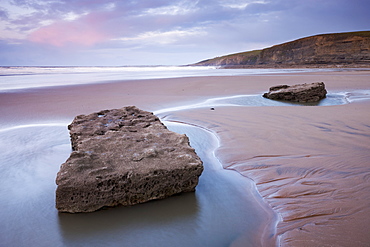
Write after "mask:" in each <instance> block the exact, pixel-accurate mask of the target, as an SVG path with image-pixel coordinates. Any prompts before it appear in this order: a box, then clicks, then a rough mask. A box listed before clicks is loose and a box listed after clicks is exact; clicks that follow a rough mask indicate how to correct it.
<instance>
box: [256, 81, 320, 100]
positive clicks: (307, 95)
mask: <svg viewBox="0 0 370 247" xmlns="http://www.w3.org/2000/svg"><path fill="white" fill-rule="evenodd" d="M263 97H265V98H268V99H272V100H285V101H292V102H318V101H320V100H322V99H324V98H325V97H326V89H325V84H324V83H323V82H314V83H305V84H297V85H293V86H288V85H279V86H274V87H271V88H270V90H269V92H268V93H265V94H263Z"/></svg>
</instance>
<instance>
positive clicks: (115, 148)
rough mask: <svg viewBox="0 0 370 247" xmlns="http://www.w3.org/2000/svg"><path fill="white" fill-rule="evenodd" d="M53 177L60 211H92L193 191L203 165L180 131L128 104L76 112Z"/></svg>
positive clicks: (57, 205)
mask: <svg viewBox="0 0 370 247" xmlns="http://www.w3.org/2000/svg"><path fill="white" fill-rule="evenodd" d="M68 129H69V130H70V135H71V142H72V149H73V152H72V153H71V155H70V157H69V158H68V160H67V161H66V162H65V163H64V164H62V165H61V168H60V171H59V172H58V175H57V178H56V183H57V185H58V187H57V190H56V208H57V209H58V210H59V211H60V212H70V213H76V212H92V211H95V210H98V209H100V208H102V207H111V206H116V205H134V204H137V203H142V202H146V201H149V200H153V199H160V198H165V197H168V196H171V195H174V194H178V193H181V192H190V191H194V190H195V187H196V185H197V184H198V178H199V176H200V175H201V173H202V171H203V165H202V161H201V160H200V158H199V157H198V156H197V155H196V153H195V151H194V149H193V148H192V147H190V145H189V140H188V137H187V136H186V135H181V134H177V133H174V132H171V131H169V130H168V129H167V128H166V127H165V126H164V125H163V124H162V123H161V122H160V120H159V119H158V118H157V117H156V116H155V115H153V114H152V113H150V112H146V111H142V110H140V109H138V108H136V107H134V106H130V107H125V108H122V109H113V110H105V111H101V112H98V113H93V114H90V115H80V116H77V117H76V118H75V119H74V120H73V122H72V123H71V124H70V125H69V126H68Z"/></svg>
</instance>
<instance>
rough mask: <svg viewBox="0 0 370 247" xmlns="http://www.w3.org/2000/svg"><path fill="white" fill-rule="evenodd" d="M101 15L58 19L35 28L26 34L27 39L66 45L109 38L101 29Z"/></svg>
mask: <svg viewBox="0 0 370 247" xmlns="http://www.w3.org/2000/svg"><path fill="white" fill-rule="evenodd" d="M101 18H102V17H101V16H100V17H97V18H93V17H92V16H89V17H86V18H83V19H78V20H75V21H59V22H55V23H53V24H51V25H49V26H45V27H42V28H39V29H37V30H36V31H34V32H32V33H31V34H29V36H28V40H30V41H32V42H36V43H42V44H49V45H53V46H58V47H63V46H68V45H82V46H92V45H94V44H97V43H100V42H103V41H106V40H108V39H109V38H110V35H108V34H107V33H106V32H104V31H102V30H101V25H99V21H98V20H101Z"/></svg>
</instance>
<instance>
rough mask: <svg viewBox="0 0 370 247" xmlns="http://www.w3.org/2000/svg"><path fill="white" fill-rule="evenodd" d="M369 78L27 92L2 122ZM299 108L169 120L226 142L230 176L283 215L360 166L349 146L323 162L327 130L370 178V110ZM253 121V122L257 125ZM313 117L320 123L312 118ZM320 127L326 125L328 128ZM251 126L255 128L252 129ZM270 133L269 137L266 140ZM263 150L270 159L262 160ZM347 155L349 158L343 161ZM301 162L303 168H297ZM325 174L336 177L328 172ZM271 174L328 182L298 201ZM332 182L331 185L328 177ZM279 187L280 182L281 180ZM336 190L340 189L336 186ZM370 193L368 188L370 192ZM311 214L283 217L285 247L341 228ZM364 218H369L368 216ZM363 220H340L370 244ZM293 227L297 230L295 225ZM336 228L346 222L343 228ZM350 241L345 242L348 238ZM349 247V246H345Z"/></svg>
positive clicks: (225, 111) (169, 82)
mask: <svg viewBox="0 0 370 247" xmlns="http://www.w3.org/2000/svg"><path fill="white" fill-rule="evenodd" d="M369 76H370V72H368V71H354V72H314V73H299V74H270V75H248V76H235V77H231V76H224V77H191V78H174V79H152V80H134V81H124V82H112V83H102V84H90V85H76V86H65V87H58V88H43V89H33V90H27V91H24V92H12V93H0V105H2V107H1V109H0V114H2V116H4V117H3V118H2V119H1V120H0V124H1V126H4V127H7V126H9V125H12V124H13V125H14V124H22V123H25V122H29V123H33V122H34V123H40V122H43V121H47V120H48V119H56V121H59V120H63V122H64V120H70V119H71V118H73V117H74V116H76V115H79V114H86V113H91V112H94V111H99V110H103V109H113V108H120V107H123V106H125V105H137V106H138V107H140V108H142V109H145V110H149V111H155V110H156V109H164V108H170V107H173V106H174V105H175V106H181V105H184V104H192V103H197V102H200V101H202V100H206V99H207V98H210V97H222V96H230V95H238V94H240V92H243V94H251V93H260V92H262V91H267V89H268V88H269V87H270V86H273V85H277V84H293V83H294V84H296V83H302V82H303V83H304V82H313V81H316V80H317V81H324V82H325V84H326V85H327V88H330V90H342V91H348V90H350V89H351V90H369V89H370V82H369V81H368V78H369ZM231 108H232V109H231ZM257 108H258V109H257ZM298 108H299V107H298ZM298 108H296V107H287V106H281V107H280V106H276V107H264V108H263V109H261V108H259V107H236V108H235V107H217V108H216V109H215V111H210V110H209V109H207V108H205V109H192V110H187V111H179V112H170V113H168V114H167V115H166V119H168V120H171V121H172V120H173V121H178V120H181V121H186V122H188V123H194V124H195V125H200V126H203V127H205V128H207V129H209V130H211V131H212V132H214V133H217V135H218V136H219V137H220V138H221V140H222V143H221V145H222V147H221V148H219V150H218V151H217V154H218V158H219V159H220V160H221V163H222V164H223V165H225V168H226V169H234V170H237V171H238V172H239V173H240V174H242V175H244V176H247V177H254V178H253V180H254V181H255V182H256V184H257V185H256V186H257V188H258V190H259V191H260V193H261V195H262V196H263V197H264V198H266V197H269V196H271V195H272V196H273V197H272V199H271V198H270V199H269V200H270V201H269V203H270V205H272V207H273V208H274V210H286V208H281V207H280V206H279V198H289V197H286V195H282V194H279V193H280V192H279V191H282V192H284V193H287V195H291V196H292V195H294V196H296V198H299V199H302V200H305V199H304V198H305V196H310V195H312V193H313V192H314V193H316V194H313V196H314V197H315V198H318V197H320V196H321V195H325V196H328V194H329V195H330V194H335V193H338V192H336V191H332V190H331V191H328V192H325V191H324V193H321V192H322V190H323V188H320V187H317V186H319V185H320V184H319V183H322V182H323V181H322V179H325V181H330V180H331V179H332V180H333V179H334V180H333V181H337V180H338V179H339V180H338V181H340V179H341V178H340V177H338V178H336V177H334V178H333V177H330V176H329V175H330V174H331V173H330V172H329V173H328V174H329V175H328V174H326V172H327V171H330V169H332V170H333V169H334V170H335V169H336V168H335V167H332V166H331V165H330V164H332V163H333V162H334V163H338V160H339V159H342V158H344V159H342V160H345V161H347V162H350V163H351V162H353V160H352V161H351V158H352V159H353V158H354V157H351V155H350V154H349V153H348V151H346V152H344V154H341V153H342V152H343V150H346V149H345V145H335V146H334V148H330V147H329V146H322V148H323V150H324V154H320V153H319V152H318V150H317V149H316V147H314V146H315V145H317V143H316V141H317V140H321V141H324V142H327V141H328V140H326V139H323V138H321V135H322V133H325V128H326V132H328V133H329V132H330V131H329V130H328V129H330V130H331V132H335V133H336V134H338V135H339V137H340V138H339V137H335V138H334V137H333V136H330V138H334V139H333V140H336V139H338V138H339V139H338V140H340V141H342V142H343V141H344V142H345V143H346V144H347V145H352V146H353V147H355V148H356V149H354V150H352V151H354V152H355V153H356V154H357V156H359V157H356V158H357V159H356V160H355V163H356V166H355V167H352V168H351V169H354V170H356V171H361V173H365V174H368V173H369V171H368V170H366V169H365V168H364V169H365V170H364V169H363V168H362V167H361V166H360V165H359V164H360V163H361V162H365V164H366V160H368V158H369V156H368V155H367V152H361V150H368V148H369V147H368V146H367V144H368V142H367V139H363V138H366V133H368V130H367V128H366V127H365V126H366V125H368V124H369V126H370V123H369V121H368V120H367V119H366V117H365V115H366V112H367V111H368V109H369V103H368V102H356V103H351V104H348V105H344V106H340V107H339V106H338V107H335V106H318V107H316V106H309V107H308V108H307V109H306V107H305V108H304V109H305V110H304V112H301V111H300V110H299V109H298ZM318 109H321V110H318ZM306 111H307V112H306ZM335 112H338V114H339V115H340V116H338V117H337V116H336V114H335ZM307 113H308V116H310V117H309V118H307V116H305V114H307ZM249 116H253V118H252V117H249ZM284 116H285V117H284ZM311 116H312V117H313V118H311ZM350 118H354V119H355V120H356V121H360V122H359V123H361V124H362V125H361V124H359V123H357V122H356V121H355V120H353V119H350ZM266 119H270V120H272V122H271V123H265V121H266ZM320 119H322V121H321V120H320ZM339 119H342V120H339ZM329 120H330V121H329ZM307 121H311V122H312V126H309V125H307ZM338 121H342V122H343V121H344V123H346V124H347V125H348V126H350V127H351V128H353V130H352V132H354V133H355V134H352V135H351V134H349V133H347V132H349V130H347V129H346V128H347V127H346V124H339V125H338ZM293 122H294V123H295V124H294V125H292V123H293ZM281 123H284V124H285V125H286V127H283V126H281ZM296 124H297V125H296ZM299 124H302V126H301V127H299V128H298V129H297V131H296V130H295V128H297V127H296V126H299ZM329 124H330V125H329ZM245 125H246V126H247V129H246V126H245ZM274 125H275V126H274ZM313 125H316V126H313ZM276 126H280V127H281V129H283V130H284V131H287V132H286V133H287V134H288V137H286V136H284V135H282V134H280V133H279V131H277V130H275V128H276ZM289 127H290V128H289ZM306 127H310V128H312V127H314V128H312V129H309V130H310V131H311V130H312V133H313V135H314V137H315V138H316V139H312V138H308V136H309V135H311V134H312V133H311V132H309V131H308V130H305V128H306ZM354 129H357V130H354ZM246 130H248V131H249V132H250V133H251V134H253V135H247V134H246V133H245V132H246ZM252 130H253V131H252ZM248 131H247V132H248ZM266 131H267V132H269V133H265V132H266ZM321 131H324V132H321ZM302 133H303V135H302ZM328 133H326V134H328ZM266 134H268V135H266ZM268 136H270V137H271V136H273V137H274V140H277V143H275V144H273V145H272V146H271V147H270V148H272V150H277V151H274V152H273V153H272V154H271V151H270V150H269V149H268V148H267V147H266V145H267V144H268V142H266V141H265V142H264V140H266V137H268ZM294 137H301V139H302V138H303V139H304V140H305V141H308V143H312V145H311V144H310V145H309V146H308V147H305V146H302V145H301V144H300V143H299V142H297V140H295V139H294ZM344 137H346V138H347V139H348V138H350V142H349V141H345V140H347V139H343V138H344ZM264 138H265V139H264ZM317 138H319V139H317ZM320 138H321V139H320ZM359 138H360V139H359ZM352 139H353V140H352ZM246 140H257V142H256V143H255V144H248V143H247V141H246ZM359 140H360V141H361V142H363V143H362V144H361V145H358V144H355V142H356V141H359ZM287 142H291V144H290V145H292V144H293V146H294V144H297V145H295V147H294V148H293V149H292V148H290V149H288V150H284V148H283V147H282V146H281V145H282V144H284V143H287ZM279 144H280V145H279ZM313 144H315V145H313ZM320 145H322V144H320ZM320 145H319V146H320ZM369 146H370V145H369ZM259 148H260V149H261V150H262V151H264V152H262V153H261V151H260V150H259ZM243 150H244V151H243ZM245 150H247V151H248V152H247V154H245V153H246V151H245ZM278 151H279V152H278ZM325 152H326V153H325ZM282 154H283V155H282ZM339 154H340V155H342V156H338V155H339ZM300 155H301V156H302V157H303V159H302V158H300V157H301V156H300ZM320 155H321V156H320ZM333 155H337V156H338V157H334V158H333ZM343 155H344V156H343ZM306 156H307V157H306ZM253 157H254V158H253ZM304 157H306V158H308V159H305V158H304ZM310 158H312V159H313V160H320V162H323V165H324V168H323V169H324V170H320V169H318V168H317V167H312V169H311V168H310V166H309V163H307V162H308V161H307V160H310ZM312 159H311V160H312ZM249 160H253V161H254V162H255V164H251V163H248V162H249ZM293 161H294V162H296V163H297V164H299V165H301V166H298V167H295V166H294V165H295V164H294V162H293ZM276 162H279V163H280V162H286V163H287V164H288V165H289V166H290V167H291V168H289V169H290V170H292V169H293V168H294V169H295V170H294V171H296V173H289V172H290V171H289V169H288V170H286V169H285V168H284V167H283V166H282V165H279V166H277V164H276ZM292 162H293V163H292ZM325 166H327V167H328V168H330V169H326V168H325ZM292 167H293V168H292ZM305 167H306V168H307V167H308V168H309V169H306V168H305ZM343 167H344V164H340V168H341V169H342V168H343ZM269 168H274V169H275V168H279V169H280V170H281V171H283V172H284V173H286V172H287V173H286V174H288V175H289V176H297V174H298V175H299V174H300V172H302V171H303V170H302V169H303V168H305V169H306V170H307V171H308V172H309V173H308V175H310V176H311V175H314V174H321V175H322V176H324V177H311V180H308V181H302V182H304V183H303V184H300V188H301V192H299V191H298V192H297V191H293V192H294V193H296V194H294V193H293V194H292V191H289V189H288V190H286V189H285V190H284V188H289V183H288V187H287V186H285V187H279V186H280V185H279V184H271V182H268V180H269V179H270V180H271V178H272V177H274V176H277V175H279V174H277V175H276V174H275V175H274V176H272V173H273V172H276V171H273V170H271V169H269ZM284 169H285V170H284ZM310 169H311V170H310ZM325 169H326V170H327V171H326V170H325ZM343 169H344V168H343ZM338 172H339V173H340V172H348V171H347V170H346V171H342V170H339V171H338ZM312 173H313V174H312ZM335 174H336V173H335ZM326 175H328V176H329V177H325V176H326ZM271 176H272V177H271ZM299 176H300V175H299ZM278 177H279V176H278ZM279 179H281V180H276V181H284V179H286V178H284V179H283V178H281V177H280V178H279ZM347 180H348V178H346V184H348V185H349V184H352V183H353V181H351V180H348V181H347ZM271 181H272V182H274V181H273V180H271ZM276 181H275V182H276ZM361 181H362V180H361ZM331 185H332V186H333V184H331ZM365 185H366V180H365V184H364V186H365ZM274 186H275V188H279V191H277V190H276V189H275V191H274V189H273V187H274ZM302 186H303V187H304V186H311V187H315V186H316V187H315V188H316V189H317V190H315V191H316V192H315V191H313V192H312V191H310V190H308V191H307V190H305V188H303V187H302ZM336 186H340V184H336ZM346 186H347V185H346ZM345 188H347V187H345ZM325 189H326V190H327V188H324V190H325ZM338 189H340V188H338ZM271 190H272V191H271ZM342 190H343V188H342ZM302 191H303V192H302ZM320 191H321V192H320ZM319 192H320V193H321V194H320V193H319ZM297 193H298V194H297ZM299 193H300V194H299ZM310 193H311V194H310ZM355 193H359V192H355ZM361 193H362V194H361ZM361 193H360V195H362V197H365V199H364V198H363V200H365V201H363V202H362V203H364V205H367V203H368V201H366V194H365V195H364V194H363V193H364V192H363V191H362V192H361ZM336 196H338V198H340V196H341V195H340V194H339V195H336ZM348 196H349V195H347V198H349V197H348ZM356 198H357V197H356ZM311 199H312V198H311ZM311 199H310V200H311ZM289 200H291V199H289ZM341 200H343V199H341ZM292 202H294V201H292ZM343 205H344V206H345V208H348V207H349V208H350V205H347V204H343ZM343 205H342V206H341V205H339V206H340V207H339V208H341V207H343ZM311 207H312V205H311ZM304 209H305V210H307V212H308V214H307V215H306V216H304V214H303V216H304V218H302V215H301V216H300V215H297V216H294V217H291V216H290V215H289V214H288V215H286V214H282V218H283V220H284V218H286V219H288V221H287V222H283V224H280V225H278V228H279V227H280V230H278V233H277V234H278V235H279V236H284V237H282V239H281V245H282V246H294V243H295V244H297V242H296V241H301V243H306V242H305V241H307V239H309V238H312V236H313V235H312V234H314V233H317V232H316V231H317V230H315V229H316V228H319V230H320V231H325V229H324V228H323V226H324V227H325V226H326V227H328V228H330V227H333V226H332V225H330V224H329V223H328V222H331V221H330V220H329V221H327V220H325V219H324V218H323V217H325V215H329V217H339V216H337V215H336V212H335V210H334V211H333V212H331V211H330V210H329V211H328V212H329V213H326V214H324V213H325V212H324V211H322V212H320V210H316V211H312V210H311V209H310V207H308V208H307V207H306V208H304ZM334 209H335V207H334ZM289 210H291V211H292V212H295V211H297V212H301V211H300V210H299V204H298V206H297V207H296V208H295V209H289ZM310 210H311V211H310ZM348 210H349V211H348ZM348 210H347V211H345V212H347V213H351V212H352V211H351V209H348ZM339 211H340V210H339ZM307 212H306V213H307ZM364 212H365V213H366V211H364ZM301 213H302V212H301ZM303 213H304V212H303ZM341 213H343V212H341ZM358 214H360V216H361V214H362V213H361V211H357V212H356V213H351V214H350V215H351V217H354V216H356V215H358ZM310 215H311V216H310ZM365 215H366V214H365ZM360 216H356V217H355V218H356V220H352V221H350V222H352V223H348V220H350V219H348V218H345V217H344V216H340V217H339V218H340V219H342V218H341V217H344V218H343V219H342V220H341V222H347V224H348V225H349V226H346V227H344V228H343V229H344V230H348V227H350V228H351V229H356V231H357V233H356V234H353V238H355V237H357V238H359V239H361V241H363V240H367V239H366V237H364V235H363V233H361V232H360V231H359V230H358V228H359V226H363V225H364V223H370V222H367V221H366V219H362V221H359V219H358V218H359V217H360ZM315 217H318V219H319V221H318V222H316V223H317V225H315V224H316V223H315V224H313V223H309V222H310V220H311V222H312V219H316V218H315ZM295 219H298V220H299V221H300V222H301V223H302V220H307V219H308V220H309V221H305V222H304V224H303V225H302V224H301V223H299V224H297V223H296V222H295ZM364 220H365V221H364ZM356 221H357V223H360V224H357V225H358V226H356ZM292 222H293V223H294V224H292ZM336 223H338V222H337V221H336ZM312 224H313V225H312ZM328 224H329V225H328ZM315 226H316V228H315ZM340 226H341V225H340V224H339V226H337V225H334V227H335V229H338V228H337V227H340ZM300 228H302V230H299V229H300ZM365 229H366V228H365ZM329 230H330V229H329ZM344 230H343V231H344ZM327 231H328V230H327ZM340 233H341V231H338V233H336V232H334V234H339V235H340ZM365 233H366V232H365ZM310 234H311V235H310ZM358 234H360V235H358ZM319 235H320V234H319ZM321 235H322V234H321ZM337 237H338V238H337V239H336V240H333V239H330V243H333V241H339V242H340V241H342V240H341V239H340V236H337ZM343 237H344V235H343V236H342V238H343ZM317 240H318V241H324V243H326V242H325V239H322V238H320V237H317ZM350 240H352V241H355V243H360V245H359V246H361V242H356V241H357V240H354V239H349V240H348V241H350ZM292 241H293V242H292ZM346 241H347V240H346ZM319 243H322V242H319ZM334 243H335V242H334ZM342 243H347V242H343V241H342ZM362 243H363V242H362ZM292 244H293V245H292ZM345 246H346V245H345ZM348 246H349V245H348Z"/></svg>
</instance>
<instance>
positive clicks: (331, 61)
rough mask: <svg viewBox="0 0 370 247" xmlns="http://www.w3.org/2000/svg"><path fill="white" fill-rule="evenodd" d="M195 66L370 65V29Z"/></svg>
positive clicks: (322, 35)
mask: <svg viewBox="0 0 370 247" xmlns="http://www.w3.org/2000/svg"><path fill="white" fill-rule="evenodd" d="M192 65H195V66H222V67H224V68H271V67H272V68H274V67H370V31H362V32H349V33H332V34H321V35H315V36H311V37H305V38H301V39H298V40H294V41H291V42H287V43H283V44H280V45H275V46H272V47H269V48H265V49H262V50H255V51H248V52H241V53H236V54H231V55H226V56H221V57H216V58H212V59H207V60H204V61H201V62H198V63H195V64H192Z"/></svg>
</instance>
